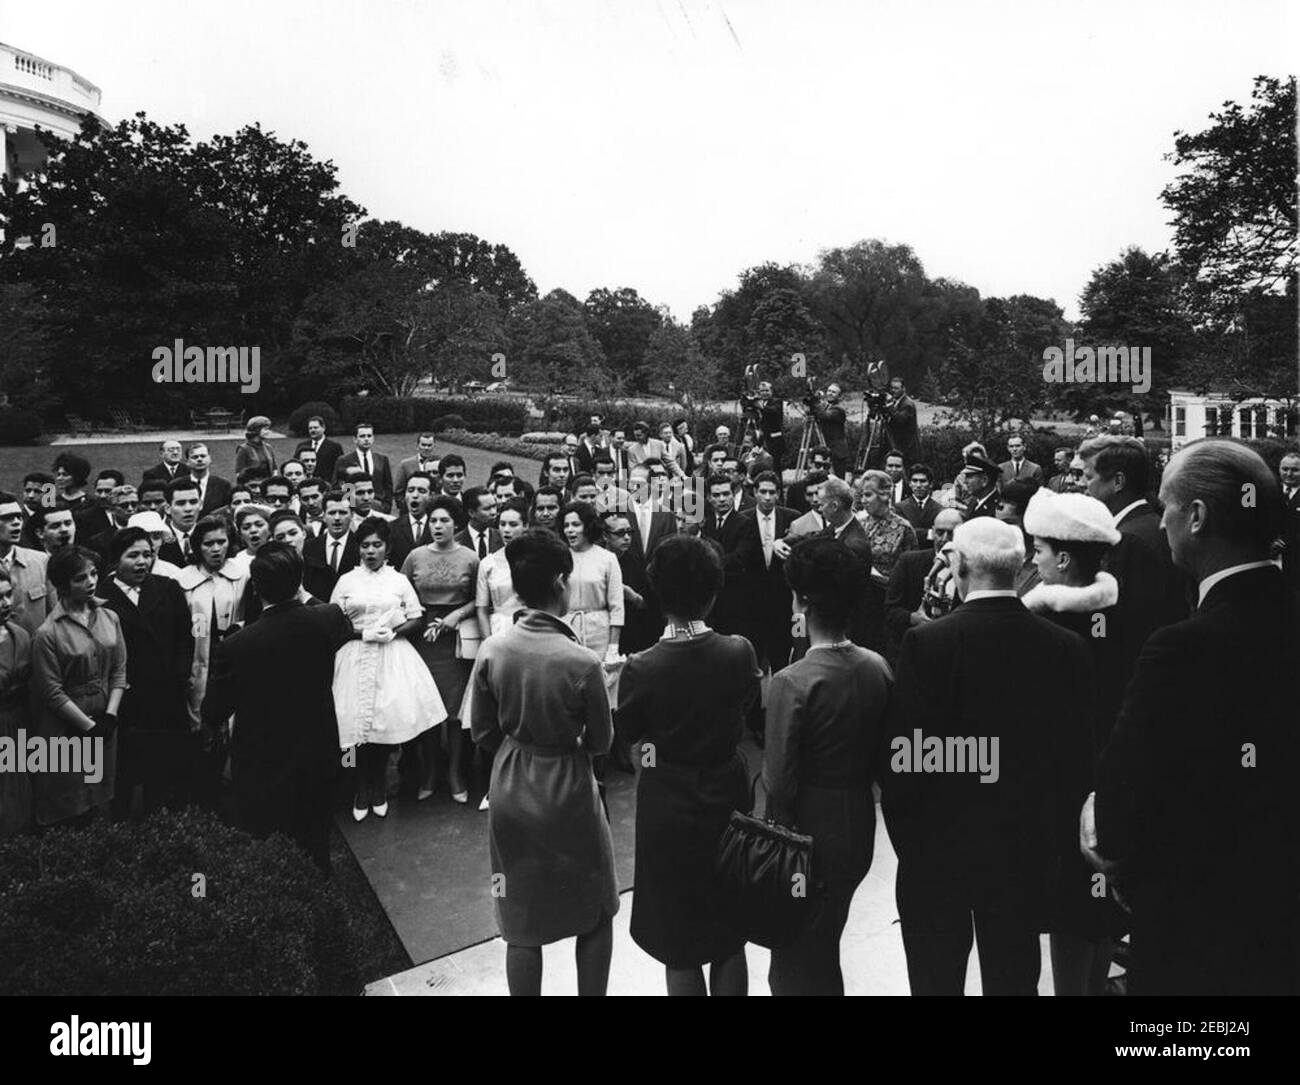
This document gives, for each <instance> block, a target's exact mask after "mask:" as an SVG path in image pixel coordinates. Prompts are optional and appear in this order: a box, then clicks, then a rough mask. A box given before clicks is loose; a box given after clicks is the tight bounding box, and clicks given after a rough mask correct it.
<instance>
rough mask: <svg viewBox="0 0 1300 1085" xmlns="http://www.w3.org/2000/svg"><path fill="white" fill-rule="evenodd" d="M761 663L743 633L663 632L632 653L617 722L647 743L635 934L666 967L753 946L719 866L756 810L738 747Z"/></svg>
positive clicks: (639, 804) (639, 794)
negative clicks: (739, 818)
mask: <svg viewBox="0 0 1300 1085" xmlns="http://www.w3.org/2000/svg"><path fill="white" fill-rule="evenodd" d="M759 677H760V671H759V669H758V662H757V660H756V659H755V657H754V649H753V647H752V646H751V645H750V643H749V642H748V641H747V640H745V639H744V638H743V637H738V636H726V635H724V634H721V633H715V632H712V631H709V632H706V633H704V634H702V635H700V636H695V637H689V638H687V637H679V638H677V639H674V640H661V641H659V642H658V643H657V644H655V645H654V646H653V647H651V648H648V649H646V650H645V651H644V652H640V653H638V654H636V655H634V656H632V657H630V658H629V659H628V661H627V664H626V665H625V666H624V668H623V674H622V677H621V679H620V682H619V704H618V711H617V713H616V714H615V718H614V726H615V728H616V729H617V731H618V734H619V737H620V738H623V739H626V740H627V741H628V742H630V743H632V744H633V746H634V747H635V745H636V743H638V742H643V743H645V745H644V746H643V747H642V751H641V756H640V759H639V760H640V764H641V773H640V776H639V777H638V779H637V788H636V881H635V885H636V893H635V895H634V897H633V900H632V939H633V941H635V942H636V944H637V945H639V946H640V947H641V948H642V949H644V950H645V951H646V952H647V953H648V954H650V956H652V957H654V958H655V960H657V961H659V962H660V963H662V964H664V965H667V966H668V967H669V968H694V967H697V966H699V965H702V964H707V963H709V962H710V961H720V960H724V959H726V958H727V957H730V956H731V955H732V954H734V953H736V952H738V951H739V950H740V949H742V948H743V947H744V944H745V941H744V939H743V938H742V937H741V936H740V935H738V934H736V933H735V932H734V931H733V930H731V929H730V928H729V927H727V926H726V924H725V923H724V922H723V921H722V919H721V917H720V915H719V913H718V911H717V907H716V905H715V903H714V900H713V863H714V857H715V855H716V853H717V850H718V841H719V839H720V838H721V836H722V832H723V830H724V829H725V828H726V827H727V821H728V819H729V818H730V817H731V812H732V811H733V810H747V809H748V808H749V781H748V775H747V771H746V768H745V761H744V758H743V757H742V756H741V755H740V753H739V751H738V750H737V746H738V745H739V743H740V739H741V735H742V733H743V729H744V720H745V713H746V712H747V711H748V709H749V706H750V704H751V703H752V702H753V701H754V700H755V699H756V698H757V697H758V690H759V686H758V683H759Z"/></svg>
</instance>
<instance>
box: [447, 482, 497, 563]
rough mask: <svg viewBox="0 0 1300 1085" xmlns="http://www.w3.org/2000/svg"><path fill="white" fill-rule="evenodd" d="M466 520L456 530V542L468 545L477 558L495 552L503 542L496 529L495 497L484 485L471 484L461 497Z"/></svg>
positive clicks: (482, 557)
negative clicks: (462, 525) (460, 527)
mask: <svg viewBox="0 0 1300 1085" xmlns="http://www.w3.org/2000/svg"><path fill="white" fill-rule="evenodd" d="M461 502H462V504H463V506H464V509H465V515H466V517H467V519H468V522H467V523H466V524H465V527H464V529H463V530H461V531H458V532H456V535H455V539H456V542H458V543H460V545H461V546H468V547H469V548H470V549H471V550H473V551H474V553H475V554H477V555H478V557H479V560H480V561H482V560H483V559H484V558H485V557H487V556H488V555H489V554H495V553H496V552H497V551H498V550H500V549H501V548H502V547H503V546H505V543H504V542H502V541H501V533H500V532H499V531H497V529H496V522H497V499H496V495H495V494H493V493H492V491H491V490H489V489H488V488H487V487H486V486H471V487H470V488H469V489H468V490H466V491H465V493H464V495H463V496H462V498H461Z"/></svg>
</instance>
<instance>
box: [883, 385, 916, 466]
mask: <svg viewBox="0 0 1300 1085" xmlns="http://www.w3.org/2000/svg"><path fill="white" fill-rule="evenodd" d="M885 440H886V441H887V442H888V444H889V448H890V450H891V451H894V452H901V453H902V454H903V463H904V464H905V465H906V466H908V467H911V466H912V464H914V463H916V462H917V461H918V460H919V459H920V458H921V433H920V429H919V427H918V425H917V417H916V403H915V401H914V400H913V399H912V397H911V396H906V395H905V396H903V397H902V398H901V399H900V400H899V401H898V402H897V403H896V404H894V405H893V406H892V407H891V408H890V412H889V415H888V417H886V419H885Z"/></svg>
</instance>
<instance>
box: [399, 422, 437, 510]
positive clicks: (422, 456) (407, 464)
mask: <svg viewBox="0 0 1300 1085" xmlns="http://www.w3.org/2000/svg"><path fill="white" fill-rule="evenodd" d="M433 444H434V438H433V434H432V433H422V434H420V436H419V438H418V439H417V440H416V444H415V455H414V456H407V457H406V459H404V460H402V462H401V463H399V464H398V465H397V474H396V475H395V476H394V478H393V496H394V498H395V499H396V500H397V502H398V504H400V503H401V501H402V499H403V497H404V496H405V495H406V480H407V479H409V478H410V477H411V476H412V475H413V474H415V472H416V471H424V472H425V473H426V474H429V475H432V476H434V478H435V481H436V478H437V475H438V473H439V472H438V457H437V456H435V455H434V454H433ZM435 489H436V486H435Z"/></svg>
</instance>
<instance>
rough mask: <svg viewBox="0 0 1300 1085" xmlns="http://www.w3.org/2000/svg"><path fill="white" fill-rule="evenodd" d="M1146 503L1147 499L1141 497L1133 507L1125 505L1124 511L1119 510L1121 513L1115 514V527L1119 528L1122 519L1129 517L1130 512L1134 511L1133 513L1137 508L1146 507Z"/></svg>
mask: <svg viewBox="0 0 1300 1085" xmlns="http://www.w3.org/2000/svg"><path fill="white" fill-rule="evenodd" d="M1146 503H1147V499H1146V498H1145V497H1139V498H1138V499H1137V500H1136V501H1134V502H1133V503H1132V504H1131V505H1125V506H1124V507H1123V508H1122V509H1120V510H1119V512H1117V513H1115V519H1114V524H1115V526H1116V527H1118V526H1119V522H1120V521H1121V520H1122V519H1124V517H1125V516H1127V515H1128V514H1129V513H1130V512H1132V511H1133V510H1134V509H1135V508H1137V507H1138V506H1139V505H1145V504H1146Z"/></svg>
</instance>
